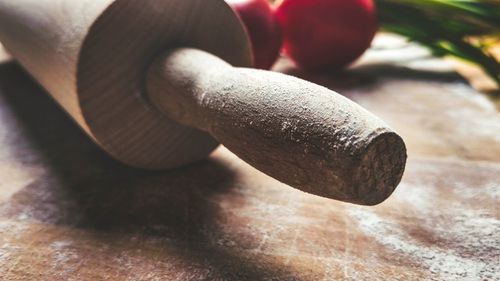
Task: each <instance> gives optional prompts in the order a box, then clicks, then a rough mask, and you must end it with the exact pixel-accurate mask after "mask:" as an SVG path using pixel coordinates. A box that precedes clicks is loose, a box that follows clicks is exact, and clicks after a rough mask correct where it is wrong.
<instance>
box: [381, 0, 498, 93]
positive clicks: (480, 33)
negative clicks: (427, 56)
mask: <svg viewBox="0 0 500 281" xmlns="http://www.w3.org/2000/svg"><path fill="white" fill-rule="evenodd" d="M375 2H376V4H377V9H378V13H379V20H380V24H381V26H382V28H383V29H384V30H387V31H390V32H394V33H397V34H400V35H403V36H406V37H407V38H409V39H410V40H412V41H415V42H418V43H420V44H422V45H424V46H426V47H428V48H429V49H430V50H431V51H432V52H433V53H434V55H437V56H454V57H457V58H460V59H463V60H466V61H469V62H471V63H474V64H477V65H478V66H480V67H481V68H482V69H483V70H484V71H485V72H486V73H487V74H488V75H489V76H491V78H492V79H493V80H494V81H495V82H496V83H497V84H498V85H500V63H499V62H498V60H497V59H496V58H495V57H494V56H493V55H492V54H491V52H490V50H489V49H490V44H488V43H487V40H491V38H497V39H498V38H500V1H498V0H375ZM471 38H474V40H471Z"/></svg>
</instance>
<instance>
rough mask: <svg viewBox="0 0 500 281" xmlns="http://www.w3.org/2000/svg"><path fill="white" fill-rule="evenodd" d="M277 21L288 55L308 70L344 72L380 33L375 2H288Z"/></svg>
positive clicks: (280, 7) (285, 3)
mask: <svg viewBox="0 0 500 281" xmlns="http://www.w3.org/2000/svg"><path fill="white" fill-rule="evenodd" d="M276 17H277V19H278V22H279V23H280V25H281V28H282V30H283V34H284V37H285V44H284V49H285V52H286V53H287V54H288V55H289V56H290V57H291V58H292V59H293V60H294V61H295V63H296V64H297V65H298V66H299V67H302V68H305V69H313V70H318V69H325V68H328V69H341V68H344V67H346V66H347V65H349V64H351V63H352V62H354V61H355V60H356V59H357V58H359V57H360V56H361V55H362V54H363V53H364V52H365V51H366V49H368V48H369V47H370V44H371V42H372V40H373V37H374V36H375V33H376V31H377V29H378V23H377V16H376V10H375V5H374V3H373V0H284V1H283V3H282V4H281V5H280V6H279V7H278V9H277V10H276Z"/></svg>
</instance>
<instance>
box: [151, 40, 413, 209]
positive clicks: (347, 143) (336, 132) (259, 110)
mask: <svg viewBox="0 0 500 281" xmlns="http://www.w3.org/2000/svg"><path fill="white" fill-rule="evenodd" d="M147 77H148V78H147V81H148V82H147V92H148V96H149V97H150V100H151V102H152V103H153V104H154V105H156V107H157V108H158V109H159V110H161V111H162V112H164V113H165V114H166V115H167V116H168V117H170V118H171V119H172V120H176V121H178V122H179V123H181V124H184V125H186V126H190V127H193V128H198V129H200V130H202V131H205V132H208V133H210V134H211V135H212V136H214V138H215V139H217V140H218V141H219V142H220V143H222V144H223V145H224V146H225V147H226V148H228V149H229V150H231V152H233V153H235V154H236V155H238V156H239V157H240V158H241V159H243V160H244V161H246V162H247V163H249V164H250V165H252V166H253V167H255V168H257V169H258V170H260V171H262V172H264V173H266V174H267V175H269V176H271V177H273V178H275V179H278V180H280V181H281V182H283V183H286V184H288V185H290V186H292V187H295V188H298V189H300V190H302V191H305V192H308V193H311V194H314V195H319V196H323V197H326V198H331V199H336V200H341V201H344V202H350V203H355V204H361V205H376V204H379V203H381V202H383V201H384V200H385V199H387V198H388V197H389V196H390V195H391V194H392V193H393V191H394V189H395V188H396V187H397V185H398V184H399V182H400V181H401V177H402V175H403V172H404V167H405V164H406V147H405V144H404V142H403V140H402V139H401V137H400V136H399V135H397V134H396V133H395V132H394V131H393V130H392V129H391V128H389V126H388V125H387V124H385V123H384V122H383V121H382V120H380V119H379V118H377V117H376V116H374V115H373V114H371V113H370V112H368V111H366V110H365V109H364V108H362V107H360V106H359V105H357V104H355V103H354V102H352V101H351V100H349V99H347V98H345V97H344V96H342V95H340V94H338V93H335V92H333V91H331V90H329V89H327V88H325V87H321V86H319V85H316V84H313V83H310V82H307V81H304V80H301V79H297V78H296V77H292V76H287V75H284V74H281V73H277V72H269V71H264V70H257V69H250V68H237V67H232V66H231V65H230V64H228V63H226V62H225V61H223V60H221V59H220V58H218V57H216V56H214V55H211V54H209V53H207V52H204V51H201V50H197V49H192V48H179V49H175V50H171V51H167V52H165V53H164V54H163V55H160V56H159V57H158V59H155V62H154V63H153V64H152V66H151V68H150V70H149V74H148V76H147ZM165 145H168V144H165Z"/></svg>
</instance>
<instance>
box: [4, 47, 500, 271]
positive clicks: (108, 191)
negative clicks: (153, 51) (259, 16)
mask: <svg viewBox="0 0 500 281" xmlns="http://www.w3.org/2000/svg"><path fill="white" fill-rule="evenodd" d="M377 42H378V43H376V44H375V48H374V49H373V50H371V51H370V52H369V53H368V55H367V56H366V57H365V58H364V60H363V61H362V63H360V64H359V65H358V66H356V67H355V68H353V69H351V70H349V71H347V72H345V73H342V74H333V73H330V74H328V73H327V74H306V73H301V72H300V71H298V70H296V69H294V68H293V67H291V66H290V63H289V62H288V61H286V60H282V61H281V62H280V64H279V65H278V67H277V69H278V70H280V71H284V72H288V73H290V74H293V75H297V76H301V77H303V78H306V79H309V80H311V81H314V82H317V83H320V84H323V85H325V86H327V87H330V88H332V89H334V90H338V91H341V92H342V93H343V94H345V95H346V96H347V97H349V98H351V99H353V100H355V101H357V102H359V103H360V104H361V105H363V106H365V107H366V108H368V109H369V110H371V111H373V112H374V113H376V114H378V115H379V116H380V117H382V118H383V119H384V120H386V121H387V122H388V123H389V124H390V125H391V126H392V127H393V128H394V129H395V130H396V131H398V132H399V133H401V135H402V136H403V137H404V138H405V140H406V143H407V145H408V149H409V161H408V165H407V169H406V172H405V176H404V179H403V181H402V183H401V185H400V186H399V188H398V189H397V191H396V192H395V193H394V195H393V196H392V197H391V198H390V199H389V200H387V201H386V202H384V203H383V204H381V205H379V206H376V207H360V206H355V205H350V204H345V203H340V202H336V201H331V200H327V199H323V198H319V197H315V196H311V195H308V194H304V193H301V192H299V191H297V190H294V189H292V188H290V187H288V186H286V185H284V184H281V183H279V182H277V181H275V180H273V179H271V178H269V177H267V176H265V175H263V174H261V173H260V172H258V171H256V170H255V169H253V168H251V167H249V166H248V165H246V164H245V163H244V162H242V161H241V160H239V159H238V158H237V157H236V156H234V155H233V154H231V153H230V152H228V151H227V150H226V149H224V148H221V149H219V150H217V151H216V152H215V153H214V154H213V155H212V156H211V157H210V158H209V159H207V160H206V161H203V162H201V163H198V164H195V165H192V166H190V167H186V168H183V169H178V170H175V171H167V172H149V171H141V170H135V169H131V168H128V167H125V166H123V165H121V164H119V163H117V162H115V161H114V160H112V159H110V158H109V157H108V156H107V155H105V154H104V153H103V152H102V151H101V150H99V149H98V148H97V147H96V146H95V145H94V144H93V143H91V141H89V139H88V138H87V137H86V136H85V135H84V134H83V133H82V132H81V131H80V129H79V128H78V127H77V126H76V125H75V124H74V123H73V122H72V121H71V120H70V119H69V118H68V117H67V116H66V115H65V114H64V113H63V112H62V111H61V110H60V109H59V108H58V106H56V105H55V104H54V102H53V101H52V100H51V99H50V98H48V96H47V95H46V94H45V93H44V92H43V90H41V89H40V88H39V87H38V86H37V85H36V83H34V82H33V81H32V80H31V79H30V78H29V77H28V76H27V75H26V74H25V73H24V72H23V71H22V70H21V69H20V68H19V67H18V66H17V65H16V64H15V63H13V62H11V61H8V59H7V58H6V55H5V54H2V55H0V57H1V59H0V60H1V61H3V63H1V64H0V179H1V180H0V280H500V209H499V206H500V113H499V109H498V108H497V107H496V106H495V103H494V102H493V101H492V100H490V99H489V98H488V97H486V96H484V95H482V94H479V93H477V92H475V91H474V90H473V89H472V88H471V87H470V86H468V84H467V83H466V82H465V81H464V80H463V79H462V78H461V77H460V76H458V75H457V74H456V73H454V72H453V70H452V69H451V68H450V66H449V65H448V64H447V63H446V62H443V61H441V60H436V59H432V58H430V57H429V56H428V55H427V53H426V52H425V51H423V50H422V49H420V48H419V47H417V46H414V45H408V44H405V43H403V42H402V41H400V40H399V39H397V38H385V39H384V40H378V41H377Z"/></svg>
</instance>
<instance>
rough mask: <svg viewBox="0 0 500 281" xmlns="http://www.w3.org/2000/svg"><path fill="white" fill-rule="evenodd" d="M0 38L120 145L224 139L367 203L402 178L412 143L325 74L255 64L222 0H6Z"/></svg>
mask: <svg viewBox="0 0 500 281" xmlns="http://www.w3.org/2000/svg"><path fill="white" fill-rule="evenodd" d="M0 41H1V42H2V43H3V44H4V46H5V47H6V49H7V50H9V52H10V53H11V54H12V55H13V57H14V58H15V59H16V60H17V61H18V62H19V63H20V64H21V65H22V66H23V67H24V68H25V69H26V70H27V72H28V73H29V74H30V75H32V76H33V77H34V78H35V79H36V80H37V81H38V82H39V83H40V84H41V85H42V86H43V87H44V88H45V89H46V90H47V91H48V92H49V93H50V95H51V96H52V97H53V98H54V99H55V100H56V101H57V103H59V104H60V105H61V106H62V107H63V108H64V109H65V111H67V112H68V113H69V115H70V116H71V117H72V118H73V119H74V120H75V121H76V122H77V123H78V124H79V125H80V126H81V127H82V128H83V130H84V131H85V132H86V133H87V134H88V135H89V136H90V137H91V138H92V139H93V140H94V141H95V142H96V143H97V144H98V145H99V146H100V147H102V148H103V149H104V150H105V151H107V152H108V153H109V154H110V155H112V156H113V157H114V158H116V159H118V160H120V161H122V162H124V163H126V164H129V165H132V166H136V167H140V168H147V169H170V168H175V167H179V166H182V165H186V164H188V163H192V162H194V161H198V160H200V159H203V158H205V157H207V156H208V155H209V154H210V153H211V152H212V151H213V150H214V149H215V148H216V147H217V146H218V145H219V143H222V144H223V145H224V146H226V147H227V148H228V149H229V150H231V151H232V152H234V153H235V154H236V155H238V156H239V157H240V158H241V159H243V160H244V161H246V162H247V163H249V164H251V165H252V166H254V167H255V168H257V169H259V170H261V171H262V172H264V173H266V174H268V175H270V176H272V177H274V178H275V179H277V180H279V181H282V182H284V183H286V184H289V185H291V186H293V187H295V188H298V189H300V190H302V191H304V192H308V193H312V194H316V195H319V196H324V197H328V198H332V199H337V200H341V201H345V202H351V203H356V204H363V205H374V204H378V203H380V202H382V201H384V200H385V199H386V198H388V197H389V196H390V194H391V193H392V192H393V191H394V189H395V188H396V186H397V185H398V184H399V182H400V180H401V177H402V174H403V171H404V167H405V163H406V148H405V144H404V142H403V140H402V138H401V137H400V136H398V135H397V134H396V133H395V132H393V131H392V130H391V129H390V128H389V127H388V126H387V125H386V124H385V123H384V122H383V121H381V120H380V119H378V118H377V117H375V116H374V115H372V114H371V113H369V112H368V111H366V110H365V109H363V108H361V107H360V106H359V105H357V104H355V103H353V102H352V101H350V100H348V99H347V98H345V97H343V96H341V95H339V94H337V93H335V92H333V91H330V90H328V89H326V88H324V87H321V86H318V85H315V84H313V83H309V82H306V81H303V80H300V79H298V78H294V77H291V76H287V75H284V74H280V73H273V72H268V71H263V70H256V69H251V68H246V67H250V66H251V51H250V45H249V42H248V39H247V35H246V33H245V30H244V27H243V26H242V25H241V23H240V21H239V19H238V17H237V16H236V15H235V14H234V13H233V11H232V10H231V8H230V7H229V6H228V5H227V4H226V3H225V2H224V1H223V0H141V1H137V0H79V1H75V0H15V1H13V0H0Z"/></svg>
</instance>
